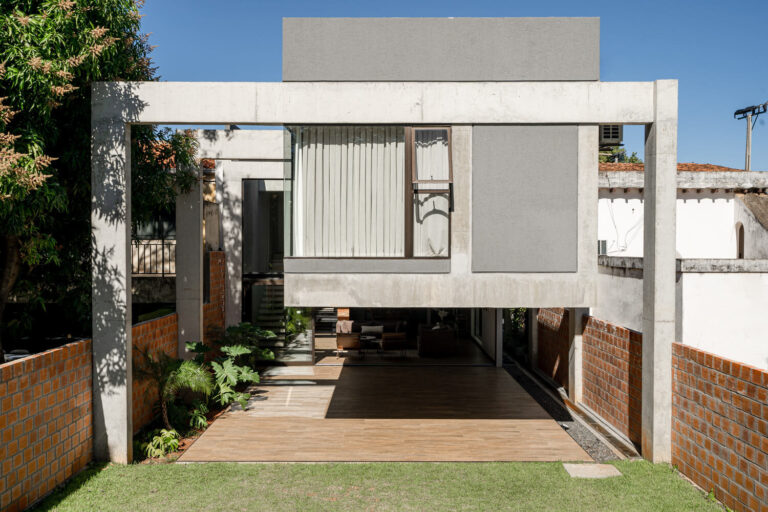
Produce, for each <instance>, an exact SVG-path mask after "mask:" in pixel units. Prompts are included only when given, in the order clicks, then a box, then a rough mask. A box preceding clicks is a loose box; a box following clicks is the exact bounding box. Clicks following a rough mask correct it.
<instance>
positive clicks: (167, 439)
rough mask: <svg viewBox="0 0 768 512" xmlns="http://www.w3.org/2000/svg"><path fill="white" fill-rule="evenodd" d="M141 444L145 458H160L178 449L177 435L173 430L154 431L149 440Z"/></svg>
mask: <svg viewBox="0 0 768 512" xmlns="http://www.w3.org/2000/svg"><path fill="white" fill-rule="evenodd" d="M143 444H144V446H143V448H144V450H143V451H144V454H145V455H146V456H147V457H150V458H155V457H162V456H164V455H167V454H169V453H173V452H175V451H177V450H178V449H179V433H178V432H176V431H175V430H173V429H170V430H167V429H164V428H163V429H160V430H154V431H153V432H152V434H151V440H150V441H149V442H148V443H143Z"/></svg>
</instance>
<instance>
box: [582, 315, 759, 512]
mask: <svg viewBox="0 0 768 512" xmlns="http://www.w3.org/2000/svg"><path fill="white" fill-rule="evenodd" d="M582 339H583V350H584V351H583V355H582V362H583V378H584V387H583V397H582V399H583V401H584V403H585V404H586V405H587V406H588V407H589V408H590V409H592V410H593V411H594V412H596V413H597V414H599V415H600V416H601V417H602V418H603V419H604V420H605V421H607V422H608V423H610V424H611V425H613V426H614V427H615V428H616V429H617V430H618V431H619V432H622V433H624V434H625V435H626V436H627V437H629V438H630V439H631V440H632V441H633V442H635V443H636V444H639V442H640V426H641V418H640V411H641V400H642V334H640V333H638V332H634V331H630V330H629V329H624V328H622V327H618V326H615V325H612V324H610V323H607V322H603V321H601V320H598V319H596V318H591V317H586V318H585V324H584V335H583V338H582ZM672 463H673V464H675V465H676V466H677V467H678V469H679V470H680V472H681V473H683V474H684V475H685V476H687V477H688V478H690V479H691V480H692V481H693V482H695V483H696V484H697V485H699V486H700V487H702V488H703V489H704V490H706V491H709V490H714V493H715V497H717V499H718V500H720V501H722V502H723V503H724V504H725V505H727V506H728V507H730V508H731V509H733V510H737V511H762V512H768V372H766V371H763V370H759V369H757V368H754V367H751V366H749V365H746V364H741V363H738V362H736V361H731V360H729V359H725V358H723V357H720V356H717V355H715V354H710V353H708V352H704V351H702V350H698V349H696V348H694V347H691V346H689V345H682V344H679V343H674V344H673V345H672Z"/></svg>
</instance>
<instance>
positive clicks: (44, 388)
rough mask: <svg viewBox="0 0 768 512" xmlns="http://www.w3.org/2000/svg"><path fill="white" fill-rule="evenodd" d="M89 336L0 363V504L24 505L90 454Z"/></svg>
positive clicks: (20, 507) (1, 506) (10, 507)
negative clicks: (16, 359)
mask: <svg viewBox="0 0 768 512" xmlns="http://www.w3.org/2000/svg"><path fill="white" fill-rule="evenodd" d="M91 389H92V378H91V340H84V341H77V342H74V343H69V344H67V345H64V346H62V347H59V348H56V349H53V350H49V351H47V352H42V353H40V354H35V355H33V356H30V357H27V358H24V359H21V360H18V361H14V362H11V363H6V364H3V365H0V510H5V511H15V510H23V509H24V508H26V507H28V506H29V505H31V504H33V503H34V502H35V501H37V500H39V499H40V498H42V497H43V496H45V495H46V494H48V493H49V492H50V491H52V490H53V489H54V487H56V486H57V485H59V484H61V483H63V482H64V481H65V480H66V479H68V478H69V477H71V476H72V475H74V474H75V473H77V472H78V471H80V470H81V469H83V468H84V467H85V466H86V464H88V463H89V462H90V461H91V459H92V458H93V424H92V416H91V415H92V397H91Z"/></svg>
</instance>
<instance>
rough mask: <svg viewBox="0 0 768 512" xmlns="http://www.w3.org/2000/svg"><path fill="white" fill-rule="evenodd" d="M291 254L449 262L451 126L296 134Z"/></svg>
mask: <svg viewBox="0 0 768 512" xmlns="http://www.w3.org/2000/svg"><path fill="white" fill-rule="evenodd" d="M291 133H292V136H293V166H292V173H291V176H290V178H288V179H287V181H286V183H285V193H286V216H285V221H286V222H285V227H286V230H289V232H288V233H287V236H286V249H287V254H288V255H290V256H294V257H307V258H357V257H366V258H419V257H432V258H445V257H448V256H449V253H450V211H451V203H452V192H453V173H452V169H451V156H450V134H451V132H450V128H445V127H400V126H304V127H296V128H293V129H291Z"/></svg>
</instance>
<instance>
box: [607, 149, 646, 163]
mask: <svg viewBox="0 0 768 512" xmlns="http://www.w3.org/2000/svg"><path fill="white" fill-rule="evenodd" d="M599 159H600V162H619V163H625V164H641V163H643V160H642V159H641V158H640V157H639V156H637V152H634V151H633V152H632V155H630V156H627V150H626V149H625V148H623V147H621V146H612V147H611V152H610V153H605V152H601V153H600V156H599Z"/></svg>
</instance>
